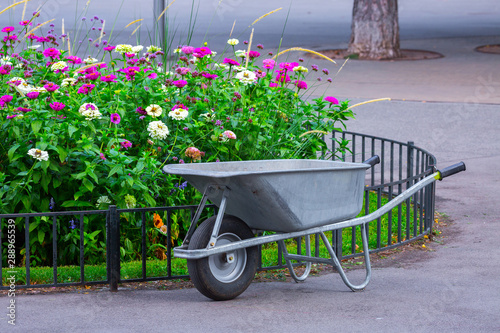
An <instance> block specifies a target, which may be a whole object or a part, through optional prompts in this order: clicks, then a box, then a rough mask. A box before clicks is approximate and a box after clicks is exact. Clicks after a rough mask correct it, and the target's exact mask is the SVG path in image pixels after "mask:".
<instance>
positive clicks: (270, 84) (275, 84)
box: [269, 82, 279, 88]
mask: <svg viewBox="0 0 500 333" xmlns="http://www.w3.org/2000/svg"><path fill="white" fill-rule="evenodd" d="M269 87H270V88H276V87H279V84H277V83H276V82H271V83H269Z"/></svg>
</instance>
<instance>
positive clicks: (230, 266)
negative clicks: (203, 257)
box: [208, 233, 247, 283]
mask: <svg viewBox="0 0 500 333" xmlns="http://www.w3.org/2000/svg"><path fill="white" fill-rule="evenodd" d="M240 240H241V238H240V237H238V236H237V235H235V234H233V233H225V234H222V235H220V236H219V237H218V238H217V242H216V246H220V245H226V244H229V243H233V242H237V241H240ZM246 263H247V252H246V249H237V250H234V251H231V252H226V253H221V254H216V255H213V256H210V257H208V266H209V268H210V271H211V272H212V275H213V276H214V277H215V278H216V279H217V280H219V281H220V282H222V283H231V282H234V281H236V280H237V279H238V278H239V277H240V276H241V274H242V273H243V271H244V270H245V267H246Z"/></svg>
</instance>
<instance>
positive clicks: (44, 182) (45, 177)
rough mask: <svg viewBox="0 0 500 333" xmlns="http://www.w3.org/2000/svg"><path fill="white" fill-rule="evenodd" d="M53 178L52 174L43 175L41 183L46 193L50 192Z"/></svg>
mask: <svg viewBox="0 0 500 333" xmlns="http://www.w3.org/2000/svg"><path fill="white" fill-rule="evenodd" d="M51 180H52V176H51V175H50V174H44V175H42V181H41V182H40V185H42V188H43V189H44V191H45V193H49V184H50V181H51Z"/></svg>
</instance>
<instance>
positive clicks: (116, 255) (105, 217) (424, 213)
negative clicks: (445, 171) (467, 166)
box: [0, 132, 436, 290]
mask: <svg viewBox="0 0 500 333" xmlns="http://www.w3.org/2000/svg"><path fill="white" fill-rule="evenodd" d="M333 137H338V138H340V137H341V138H343V139H346V140H349V145H348V148H349V151H350V152H349V153H345V154H343V156H341V157H337V158H341V159H342V160H344V161H348V162H362V161H364V160H366V159H368V158H369V157H371V156H373V155H379V156H380V158H381V163H380V164H379V165H376V166H375V167H373V168H372V169H371V171H370V172H369V174H368V175H367V178H366V187H365V194H364V198H365V200H364V207H363V211H362V212H361V214H364V215H366V214H368V213H370V212H371V211H373V210H376V209H378V208H380V207H381V206H382V205H383V204H384V203H385V202H387V201H389V200H391V199H392V198H394V197H395V196H397V195H398V194H400V193H402V192H403V191H404V190H406V189H407V188H409V187H411V186H412V185H413V184H415V183H416V182H418V181H419V180H421V179H423V178H424V177H425V176H427V175H429V174H431V173H433V172H434V171H435V164H436V159H435V157H434V156H433V155H432V154H430V153H429V152H427V151H425V150H424V149H421V148H419V147H416V146H415V145H414V144H413V143H412V142H408V143H402V142H397V141H394V140H389V139H385V138H380V137H375V136H370V135H363V134H358V133H352V132H342V133H334V134H333ZM333 148H335V147H333ZM434 191H435V187H434V184H431V185H429V186H428V187H426V188H424V189H422V190H421V191H419V192H417V193H416V194H415V195H414V196H413V197H411V198H410V199H408V200H406V202H405V203H403V204H401V205H399V206H397V207H396V208H394V209H393V210H391V211H390V212H388V213H387V214H386V215H384V216H383V217H381V218H379V219H377V220H374V221H372V222H370V223H369V226H368V230H369V233H368V234H369V235H371V237H370V239H369V247H370V251H371V252H375V251H380V250H385V249H389V248H393V247H396V246H400V245H402V244H406V243H408V242H411V241H412V240H415V239H417V238H420V237H422V236H423V235H425V234H428V233H429V232H430V231H431V230H432V223H433V220H434V199H435V197H434V196H435V194H434ZM332 204H334V203H332ZM196 208H197V207H196V206H179V207H154V208H134V209H118V208H117V207H116V206H110V207H109V209H107V210H88V211H72V212H47V213H30V214H12V215H6V214H0V253H2V260H1V261H0V280H2V281H3V282H2V286H0V289H8V288H10V286H9V285H10V282H8V281H6V274H8V273H9V272H10V273H11V274H12V272H11V271H10V270H11V268H10V267H9V260H7V259H8V254H9V253H10V252H9V251H8V248H9V239H8V224H9V221H12V220H14V219H24V227H25V228H24V237H23V240H22V241H19V239H17V243H18V244H19V243H21V244H22V246H24V257H23V260H22V261H23V263H24V265H23V266H22V268H23V269H24V273H25V274H23V280H24V284H21V285H16V288H33V287H57V286H70V285H91V284H109V285H110V289H111V290H116V288H117V285H118V283H119V282H137V281H154V280H166V279H178V278H186V277H188V276H187V275H179V274H175V272H174V271H173V269H172V267H173V266H172V265H173V260H176V259H174V258H173V256H172V247H173V244H172V242H171V241H170V240H171V239H172V232H173V230H172V226H173V220H172V216H173V215H175V214H177V213H178V212H180V211H184V212H189V213H188V215H189V216H190V217H192V216H193V215H194V212H195V210H196ZM206 210H208V211H207V212H205V213H206V214H215V213H216V211H217V208H216V207H215V206H213V205H208V206H207V207H206ZM152 212H154V213H160V212H161V213H162V214H163V216H165V214H166V219H165V225H166V227H167V235H166V238H167V240H168V241H167V242H166V251H165V252H166V256H165V260H164V261H163V262H164V263H165V265H164V266H163V268H162V270H163V274H162V275H161V276H150V275H149V274H148V273H147V272H148V264H149V265H151V264H152V261H151V260H148V251H149V249H148V242H147V237H148V234H147V225H148V223H150V222H149V221H150V218H149V215H150V214H151V213H152ZM127 214H128V215H130V216H131V217H134V218H136V219H137V222H136V223H135V224H134V225H135V226H138V228H139V229H140V237H138V239H140V242H141V244H140V254H139V256H140V261H141V264H142V269H141V271H142V274H141V276H139V277H133V278H129V277H128V276H127V274H126V273H124V272H123V269H122V267H121V266H122V259H121V258H122V257H123V254H122V252H123V246H124V244H123V243H121V242H123V240H121V234H122V233H123V231H124V228H126V227H127V226H125V225H123V223H121V221H120V220H121V218H120V217H121V216H123V215H127ZM148 214H149V215H148ZM67 216H73V217H75V216H76V217H78V218H77V223H76V224H77V225H78V228H79V243H78V252H79V268H80V274H79V275H80V277H79V281H72V282H67V281H63V282H61V281H58V269H60V266H58V251H59V250H60V249H59V248H58V239H59V238H61V237H62V235H59V234H58V223H59V224H60V223H61V220H62V219H64V218H65V217H66V218H67ZM90 216H92V217H93V218H101V219H102V223H105V224H106V244H105V249H103V250H104V251H105V255H106V259H105V261H106V276H105V277H104V278H97V279H96V278H93V277H92V276H87V274H86V266H85V264H86V262H85V250H86V249H85V242H86V241H85V239H86V237H87V235H88V233H90V232H92V230H87V231H85V219H86V218H88V217H90ZM42 217H43V218H45V220H46V221H47V222H48V221H49V220H50V219H51V222H52V226H51V228H52V230H51V232H52V267H51V269H52V272H51V275H52V279H51V280H52V283H45V284H33V283H32V281H31V271H30V263H31V260H32V259H31V258H32V256H31V253H30V250H31V249H30V237H35V236H34V235H31V234H30V226H31V224H32V223H33V220H35V219H37V218H42ZM360 235H361V234H360V231H359V227H351V228H346V229H343V230H336V231H333V232H332V236H331V237H332V240H331V241H332V244H333V247H334V250H335V252H336V254H337V256H338V257H339V259H345V258H351V257H355V256H359V255H362V253H360V252H359V250H358V246H357V243H359V239H358V238H359V237H360ZM16 237H19V235H17V236H16ZM39 237H40V236H39ZM42 237H43V236H42ZM314 239H315V241H314V242H313V243H314V244H315V246H314V252H315V255H316V256H319V252H320V246H319V243H320V242H319V236H318V235H314ZM296 244H297V252H300V251H301V242H300V241H299V240H296ZM9 249H10V248H9ZM277 249H278V250H277V253H276V258H277V260H276V261H275V263H277V264H274V265H263V263H262V261H261V263H260V265H259V270H269V269H279V268H285V267H286V266H285V265H284V262H283V260H282V254H281V249H280V247H279V246H278V247H277ZM18 257H19V256H18ZM2 263H7V267H3V269H2ZM18 265H19V264H18Z"/></svg>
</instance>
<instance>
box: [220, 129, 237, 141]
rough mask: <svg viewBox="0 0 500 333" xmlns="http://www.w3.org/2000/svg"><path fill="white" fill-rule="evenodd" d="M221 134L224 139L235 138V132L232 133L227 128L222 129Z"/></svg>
mask: <svg viewBox="0 0 500 333" xmlns="http://www.w3.org/2000/svg"><path fill="white" fill-rule="evenodd" d="M222 136H223V137H224V138H226V139H233V140H235V139H236V134H234V132H233V131H229V130H227V131H224V133H222Z"/></svg>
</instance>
